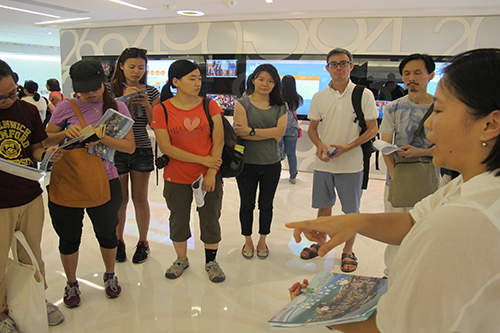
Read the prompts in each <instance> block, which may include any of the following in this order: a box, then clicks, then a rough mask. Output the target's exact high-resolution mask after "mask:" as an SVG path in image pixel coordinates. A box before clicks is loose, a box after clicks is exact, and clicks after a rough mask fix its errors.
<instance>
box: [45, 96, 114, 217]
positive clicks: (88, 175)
mask: <svg viewBox="0 0 500 333" xmlns="http://www.w3.org/2000/svg"><path fill="white" fill-rule="evenodd" d="M70 102H71V105H72V106H73V109H74V110H75V114H76V115H77V117H78V120H79V121H80V125H81V127H82V128H84V127H85V126H87V123H86V122H85V119H84V118H83V115H82V113H81V111H80V109H79V108H78V106H77V105H76V103H75V101H74V100H72V99H70ZM48 188H49V199H50V201H51V202H53V203H55V204H57V205H60V206H65V207H74V208H87V207H97V206H100V205H103V204H105V203H106V202H108V201H109V200H110V199H111V192H110V189H109V180H108V176H107V174H106V170H105V169H104V166H103V164H102V159H101V158H100V157H97V156H95V155H91V154H89V153H88V152H87V149H86V148H77V149H71V150H67V149H65V150H63V157H62V158H61V159H60V160H59V161H57V162H54V165H53V166H52V173H51V176H50V185H49V187H48Z"/></svg>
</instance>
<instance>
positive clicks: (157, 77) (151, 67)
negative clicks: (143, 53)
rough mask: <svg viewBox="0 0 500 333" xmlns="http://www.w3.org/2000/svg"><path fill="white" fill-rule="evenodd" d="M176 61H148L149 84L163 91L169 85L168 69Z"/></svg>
mask: <svg viewBox="0 0 500 333" xmlns="http://www.w3.org/2000/svg"><path fill="white" fill-rule="evenodd" d="M174 61H175V59H162V60H148V84H149V85H150V86H153V87H155V88H156V89H158V90H160V91H161V88H163V86H164V85H165V83H167V80H168V69H169V68H170V65H172V63H173V62H174Z"/></svg>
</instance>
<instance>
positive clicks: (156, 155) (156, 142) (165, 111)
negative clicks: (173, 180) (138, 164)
mask: <svg viewBox="0 0 500 333" xmlns="http://www.w3.org/2000/svg"><path fill="white" fill-rule="evenodd" d="M160 105H161V107H162V108H163V113H164V114H165V126H166V127H168V113H167V108H166V107H165V105H164V104H163V102H160ZM167 130H168V128H167ZM157 158H158V141H156V140H155V161H156V159H157ZM155 169H156V186H158V168H155Z"/></svg>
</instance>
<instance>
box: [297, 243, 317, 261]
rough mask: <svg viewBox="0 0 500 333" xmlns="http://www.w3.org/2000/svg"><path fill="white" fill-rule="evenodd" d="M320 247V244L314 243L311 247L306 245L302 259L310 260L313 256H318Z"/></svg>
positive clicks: (301, 255)
mask: <svg viewBox="0 0 500 333" xmlns="http://www.w3.org/2000/svg"><path fill="white" fill-rule="evenodd" d="M320 247H321V246H320V245H319V244H313V245H311V246H310V247H305V248H304V249H302V252H300V259H303V260H309V259H312V258H316V257H317V256H318V251H319V248H320ZM312 249H316V252H314V251H313V250H312ZM304 254H307V257H305V256H304Z"/></svg>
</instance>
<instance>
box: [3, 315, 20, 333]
mask: <svg viewBox="0 0 500 333" xmlns="http://www.w3.org/2000/svg"><path fill="white" fill-rule="evenodd" d="M0 332H1V333H19V331H18V330H17V328H16V323H14V321H13V320H12V318H10V317H9V316H7V317H5V318H3V319H0Z"/></svg>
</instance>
